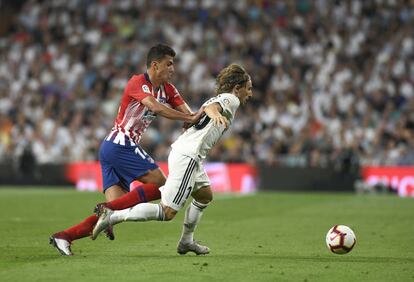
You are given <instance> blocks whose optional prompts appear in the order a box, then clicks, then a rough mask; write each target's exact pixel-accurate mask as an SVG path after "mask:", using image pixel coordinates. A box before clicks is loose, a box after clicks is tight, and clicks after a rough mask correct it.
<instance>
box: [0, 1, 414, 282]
mask: <svg viewBox="0 0 414 282" xmlns="http://www.w3.org/2000/svg"><path fill="white" fill-rule="evenodd" d="M159 42H162V43H167V44H170V45H171V46H173V48H174V49H175V50H176V51H177V56H176V59H175V61H176V64H175V67H176V75H175V78H174V81H173V82H174V84H175V85H176V86H177V88H178V89H179V91H180V92H181V94H182V95H183V96H184V98H185V99H186V100H187V101H188V102H189V103H190V106H191V107H192V108H193V109H194V110H196V109H197V108H198V107H199V106H200V105H201V103H202V101H203V100H205V99H206V98H208V97H210V96H212V95H213V91H212V90H213V86H214V78H215V76H216V74H217V73H218V71H219V70H220V69H221V68H222V67H224V66H226V65H227V64H229V63H231V62H237V63H240V64H242V65H243V66H245V68H246V69H247V70H248V71H249V73H251V74H252V80H253V85H254V98H253V100H252V101H250V102H249V104H248V105H247V106H246V107H244V108H241V109H240V110H239V112H238V116H237V117H236V119H235V122H234V125H233V126H232V128H231V129H230V130H229V132H228V133H227V134H226V135H225V136H224V138H223V140H222V141H221V142H220V143H219V144H218V145H217V146H216V147H215V148H214V150H213V151H212V152H211V154H210V156H209V159H208V163H207V164H206V168H207V170H208V173H209V175H210V178H211V180H212V184H213V187H214V189H215V191H216V192H236V193H247V194H249V193H251V194H249V196H247V197H238V196H236V194H235V193H233V194H231V195H230V196H228V195H224V194H220V193H216V195H217V196H215V202H214V204H213V205H211V207H209V209H208V212H207V213H208V214H206V215H205V216H204V218H203V221H202V224H200V226H199V227H198V229H197V236H198V238H197V239H201V240H203V241H204V242H206V243H207V244H208V245H209V246H210V247H211V249H212V254H211V255H209V256H206V257H195V256H178V255H177V254H176V253H175V244H176V239H177V238H178V237H177V236H178V234H179V232H180V228H181V222H182V218H183V213H180V214H179V215H178V218H177V220H176V221H175V222H173V223H171V224H164V225H162V227H161V226H159V224H157V223H146V224H145V228H142V227H141V225H139V224H137V225H134V224H125V225H120V226H117V227H116V234H117V240H115V241H114V242H110V243H108V241H106V240H105V239H103V238H99V239H98V240H96V241H95V242H94V243H91V242H90V241H89V240H87V239H85V240H79V242H78V241H77V242H76V245H75V246H74V247H73V250H74V253H75V256H74V257H70V258H67V257H60V256H58V254H57V252H56V250H54V249H52V248H51V247H49V246H47V239H48V236H49V235H50V234H53V232H56V231H57V230H59V229H62V228H66V227H68V226H70V225H72V224H75V223H77V222H78V221H79V220H80V219H82V218H84V217H85V216H87V215H89V214H90V212H91V209H92V207H93V206H94V205H95V204H96V202H97V201H102V199H103V197H102V195H101V194H98V193H79V192H77V191H75V188H74V187H76V188H77V189H78V190H89V191H96V190H98V189H99V188H101V179H100V168H99V163H98V162H97V152H98V148H99V144H100V142H101V140H102V138H103V137H104V136H105V134H107V133H108V132H109V129H110V128H111V127H112V123H113V119H114V116H115V114H116V112H117V107H118V103H119V99H120V97H121V94H122V90H123V87H124V85H125V84H126V82H127V80H128V79H129V77H130V76H131V75H132V74H134V73H140V72H143V71H144V70H145V69H144V67H145V56H146V52H147V50H148V48H149V47H150V46H151V45H153V44H156V43H159ZM180 130H181V124H179V123H178V122H173V121H169V120H167V119H164V118H158V120H156V121H155V122H154V123H153V124H152V125H151V126H150V128H149V130H148V132H147V133H146V134H145V136H144V139H143V140H142V141H143V142H142V143H143V144H142V145H143V147H144V148H145V149H146V150H147V152H149V153H150V154H151V155H152V156H153V157H154V159H155V160H157V161H159V162H160V165H161V166H162V167H163V168H164V169H165V168H166V167H165V160H166V158H167V155H168V151H169V145H170V144H171V143H172V141H173V140H174V139H175V138H176V137H177V136H178V134H179V133H180ZM28 187H31V188H33V187H35V189H27V188H28ZM0 188H1V189H0V223H1V226H2V227H1V228H0V238H1V240H0V277H2V280H4V281H74V280H76V281H107V280H109V279H111V280H114V278H116V279H117V280H119V281H137V280H141V281H149V280H155V279H156V280H160V279H161V280H167V279H168V281H192V282H193V281H332V280H333V278H334V279H335V281H376V282H377V281H413V279H414V272H413V268H412V265H413V263H414V248H413V244H412V238H413V237H412V234H413V233H414V225H413V224H412V215H413V214H414V205H413V202H412V199H408V198H407V199H402V198H398V197H397V196H395V195H394V194H396V193H398V194H399V195H400V196H414V0H361V1H357V0H314V1H311V0H291V1H289V0H284V1H282V0H281V1H269V0H268V1H267V0H237V1H223V0H197V1H196V0H165V1H162V0H50V1H46V0H13V1H6V0H0ZM20 188H25V189H20ZM49 188H66V189H49ZM268 190H271V191H282V190H283V191H289V192H293V191H295V193H286V192H283V193H268V192H267V191H268ZM257 191H259V193H252V192H257ZM297 191H307V192H305V193H297ZM316 191H318V192H320V191H325V192H335V193H308V192H316ZM342 191H346V192H347V193H339V192H342ZM354 191H356V192H367V193H375V192H377V193H378V192H385V193H386V194H388V193H389V192H392V194H393V195H377V196H373V195H358V196H355V195H354V194H353V193H349V192H354ZM246 207H247V208H246ZM335 224H346V225H349V226H350V227H351V228H352V229H353V230H354V231H355V232H356V235H357V240H358V243H357V246H356V248H355V249H354V250H353V251H352V253H351V254H349V255H346V256H336V255H333V254H331V253H329V251H328V249H327V248H326V247H325V243H324V238H325V234H326V232H327V231H328V229H329V228H330V227H331V226H333V225H335ZM160 266H162V267H160Z"/></svg>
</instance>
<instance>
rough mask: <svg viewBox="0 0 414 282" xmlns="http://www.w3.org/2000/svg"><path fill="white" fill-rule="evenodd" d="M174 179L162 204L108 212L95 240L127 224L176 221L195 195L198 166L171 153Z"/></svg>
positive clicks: (106, 210) (172, 176) (170, 165)
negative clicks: (111, 227)
mask: <svg viewBox="0 0 414 282" xmlns="http://www.w3.org/2000/svg"><path fill="white" fill-rule="evenodd" d="M168 166H169V171H170V175H169V177H168V179H167V181H166V183H165V185H164V186H163V187H161V188H160V190H161V191H162V192H161V193H162V199H161V203H160V204H151V203H141V204H138V205H136V206H134V207H132V208H129V209H124V210H118V211H113V210H111V209H108V208H104V210H103V213H102V214H101V216H100V218H99V220H98V223H97V224H96V226H95V228H94V230H93V234H92V238H93V239H94V238H96V237H97V235H98V234H99V233H100V232H101V231H102V230H103V229H105V228H106V227H107V226H108V225H114V224H117V223H120V222H123V221H149V220H159V221H167V220H171V219H173V218H174V216H175V214H176V213H177V211H178V210H180V209H181V208H182V207H183V206H184V204H185V201H186V199H187V198H188V197H189V195H190V193H191V191H192V187H193V185H192V183H193V182H194V172H195V169H196V166H197V162H196V161H195V160H193V159H192V158H190V157H187V156H183V155H179V154H178V155H177V154H173V152H171V153H170V156H169V158H168Z"/></svg>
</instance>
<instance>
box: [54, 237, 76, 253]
mask: <svg viewBox="0 0 414 282" xmlns="http://www.w3.org/2000/svg"><path fill="white" fill-rule="evenodd" d="M49 244H50V245H52V246H53V247H55V248H56V250H58V251H59V253H60V254H61V255H64V256H73V253H72V250H71V249H70V245H71V243H70V242H69V241H68V240H65V239H62V238H57V237H55V235H52V236H51V237H50V238H49Z"/></svg>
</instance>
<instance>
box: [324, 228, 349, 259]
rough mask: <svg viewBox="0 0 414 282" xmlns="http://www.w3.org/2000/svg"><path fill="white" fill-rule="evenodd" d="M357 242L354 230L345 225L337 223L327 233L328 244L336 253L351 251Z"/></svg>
mask: <svg viewBox="0 0 414 282" xmlns="http://www.w3.org/2000/svg"><path fill="white" fill-rule="evenodd" d="M355 244H356V237H355V234H354V231H352V229H351V228H349V227H348V226H345V225H335V226H334V227H332V228H331V229H329V231H328V234H326V245H327V246H328V248H329V250H331V252H333V253H335V254H340V255H343V254H346V253H349V252H350V251H351V250H352V248H353V247H354V246H355Z"/></svg>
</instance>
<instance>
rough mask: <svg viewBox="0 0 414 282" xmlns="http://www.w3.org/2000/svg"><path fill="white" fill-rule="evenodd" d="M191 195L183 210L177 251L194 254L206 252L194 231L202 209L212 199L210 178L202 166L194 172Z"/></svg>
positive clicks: (207, 251)
mask: <svg viewBox="0 0 414 282" xmlns="http://www.w3.org/2000/svg"><path fill="white" fill-rule="evenodd" d="M192 197H193V200H192V202H191V204H190V205H188V207H187V209H186V211H185V216H184V224H183V230H182V233H181V238H180V240H179V242H178V246H177V252H178V253H179V254H185V253H187V252H190V251H191V252H194V253H196V254H208V253H209V251H210V250H209V248H208V247H206V246H203V245H201V244H199V243H198V242H196V241H195V240H194V231H195V229H196V227H197V224H198V223H199V222H200V220H201V217H202V215H203V211H204V210H205V208H206V207H207V206H208V204H209V203H210V202H211V201H212V200H213V192H212V191H211V187H210V179H209V178H208V176H207V173H206V171H205V170H204V168H203V167H202V166H200V168H199V169H198V171H197V173H196V178H195V184H194V189H193V193H192Z"/></svg>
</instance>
